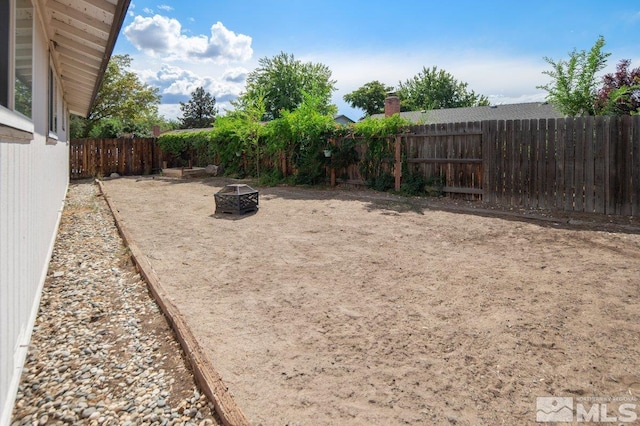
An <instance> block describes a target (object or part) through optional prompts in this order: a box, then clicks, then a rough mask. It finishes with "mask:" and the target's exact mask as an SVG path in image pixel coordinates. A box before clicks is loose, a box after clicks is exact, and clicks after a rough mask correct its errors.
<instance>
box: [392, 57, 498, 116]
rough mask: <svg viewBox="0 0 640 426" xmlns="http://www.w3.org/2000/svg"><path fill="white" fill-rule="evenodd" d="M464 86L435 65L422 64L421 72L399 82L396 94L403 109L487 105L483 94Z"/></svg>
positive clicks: (487, 102) (487, 101)
mask: <svg viewBox="0 0 640 426" xmlns="http://www.w3.org/2000/svg"><path fill="white" fill-rule="evenodd" d="M467 86H468V84H467V83H462V82H459V81H457V80H456V79H455V78H454V77H453V76H452V75H451V74H449V73H448V72H446V71H444V70H438V69H437V67H435V66H434V67H432V68H431V69H427V68H426V67H423V68H422V72H420V73H418V74H417V75H416V76H414V77H413V78H411V79H409V80H407V81H405V82H404V83H402V82H400V83H399V88H398V91H397V94H398V97H399V98H400V107H401V109H402V110H403V111H420V110H430V109H440V108H461V107H471V106H483V105H489V99H488V98H487V97H486V96H484V95H478V94H476V93H475V92H474V91H473V90H471V91H469V90H468V89H467Z"/></svg>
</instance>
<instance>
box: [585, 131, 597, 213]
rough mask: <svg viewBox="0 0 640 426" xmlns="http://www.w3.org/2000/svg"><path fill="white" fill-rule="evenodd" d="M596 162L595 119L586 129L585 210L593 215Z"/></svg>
mask: <svg viewBox="0 0 640 426" xmlns="http://www.w3.org/2000/svg"><path fill="white" fill-rule="evenodd" d="M594 176H595V161H594V147H593V119H589V120H585V127H584V210H585V211H586V212H589V213H593V211H594V206H595V198H594V197H595V185H594V180H595V178H594Z"/></svg>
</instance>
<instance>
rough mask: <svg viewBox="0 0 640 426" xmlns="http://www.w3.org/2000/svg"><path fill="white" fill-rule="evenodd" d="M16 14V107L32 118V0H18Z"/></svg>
mask: <svg viewBox="0 0 640 426" xmlns="http://www.w3.org/2000/svg"><path fill="white" fill-rule="evenodd" d="M15 16H16V19H15V39H14V46H15V54H14V61H15V73H16V74H15V76H16V79H15V87H14V109H15V110H16V111H18V112H19V113H21V114H22V115H24V116H25V117H29V118H31V96H32V88H33V5H32V4H31V0H16V11H15Z"/></svg>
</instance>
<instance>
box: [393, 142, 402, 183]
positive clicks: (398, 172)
mask: <svg viewBox="0 0 640 426" xmlns="http://www.w3.org/2000/svg"><path fill="white" fill-rule="evenodd" d="M401 143H402V136H400V135H397V136H396V142H395V145H396V155H395V165H394V167H393V174H394V176H395V190H396V191H400V184H401V179H402V149H401V148H402V145H401Z"/></svg>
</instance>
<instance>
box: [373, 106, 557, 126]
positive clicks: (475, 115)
mask: <svg viewBox="0 0 640 426" xmlns="http://www.w3.org/2000/svg"><path fill="white" fill-rule="evenodd" d="M400 116H401V117H402V118H405V119H407V120H409V121H410V122H412V123H415V124H434V123H458V122H467V121H484V120H525V119H539V118H563V117H564V115H563V114H561V113H560V112H558V111H557V110H556V109H555V108H554V107H553V106H552V105H551V104H549V103H547V102H528V103H522V104H504V105H491V106H478V107H466V108H443V109H434V110H429V111H406V112H401V113H400ZM371 117H372V118H383V117H384V114H374V115H372V116H371Z"/></svg>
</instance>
